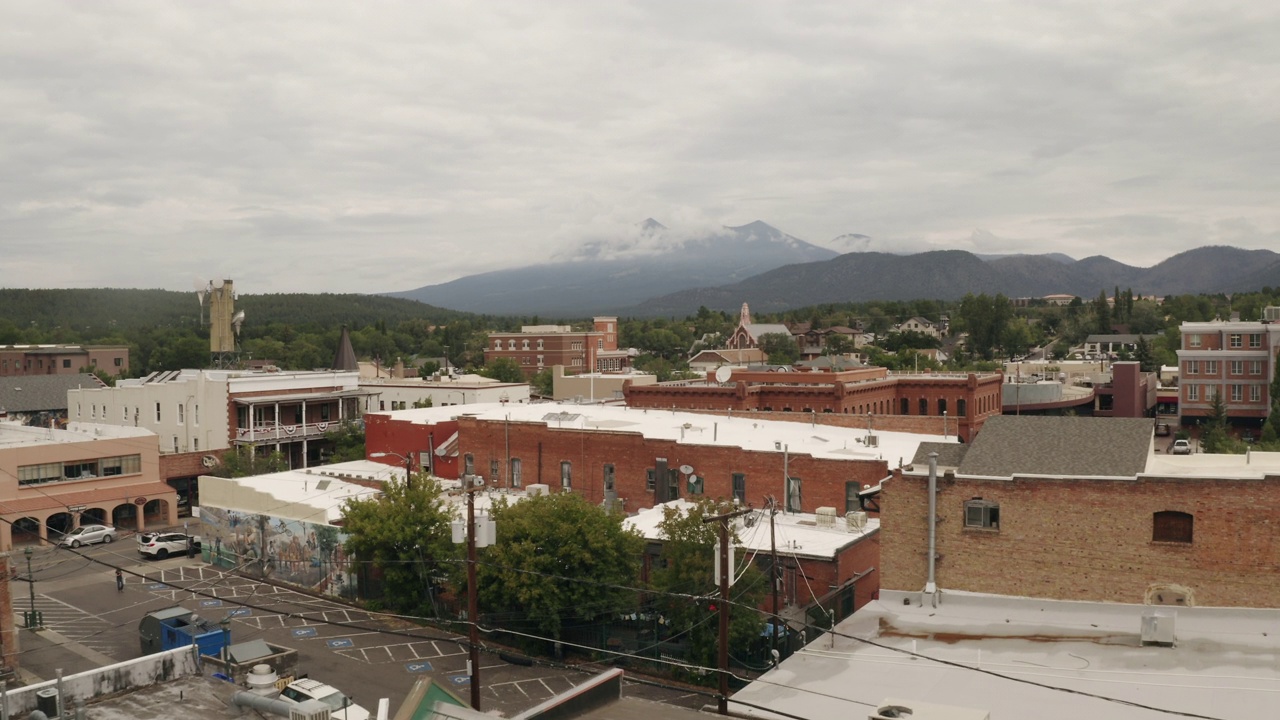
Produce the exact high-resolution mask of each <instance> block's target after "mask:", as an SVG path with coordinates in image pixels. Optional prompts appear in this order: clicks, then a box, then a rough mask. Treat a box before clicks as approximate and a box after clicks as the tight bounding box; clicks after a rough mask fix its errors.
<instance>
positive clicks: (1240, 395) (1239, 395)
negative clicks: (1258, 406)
mask: <svg viewBox="0 0 1280 720" xmlns="http://www.w3.org/2000/svg"><path fill="white" fill-rule="evenodd" d="M1241 400H1244V386H1243V385H1232V386H1231V402H1240V401H1241Z"/></svg>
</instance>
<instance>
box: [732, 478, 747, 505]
mask: <svg viewBox="0 0 1280 720" xmlns="http://www.w3.org/2000/svg"><path fill="white" fill-rule="evenodd" d="M733 499H734V501H736V502H739V503H742V504H744V505H745V504H746V502H747V476H746V474H745V473H734V474H733Z"/></svg>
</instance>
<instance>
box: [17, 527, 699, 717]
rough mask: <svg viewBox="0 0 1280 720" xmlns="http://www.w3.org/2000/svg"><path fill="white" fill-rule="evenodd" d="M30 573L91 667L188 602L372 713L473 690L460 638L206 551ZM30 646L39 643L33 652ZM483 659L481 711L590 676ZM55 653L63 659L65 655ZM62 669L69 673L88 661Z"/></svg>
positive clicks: (27, 659) (96, 555)
mask: <svg viewBox="0 0 1280 720" xmlns="http://www.w3.org/2000/svg"><path fill="white" fill-rule="evenodd" d="M90 558H92V560H91V559H90ZM14 559H15V560H16V561H18V562H17V563H16V567H17V568H18V571H19V575H20V576H21V577H25V576H26V566H25V561H24V559H23V558H22V557H21V555H20V554H15V558H14ZM93 560H98V561H101V563H106V564H99V563H96V562H93ZM111 566H119V567H122V568H123V569H124V572H125V587H124V591H123V592H117V591H116V588H115V579H114V572H115V571H114V569H113V567H111ZM32 570H33V574H34V576H35V605H36V607H35V609H36V610H39V611H41V612H42V613H43V614H44V624H45V627H47V628H48V629H49V630H51V631H53V633H56V634H57V635H60V636H62V637H63V638H65V639H66V640H67V641H71V642H73V643H77V644H79V645H82V646H84V647H85V648H87V649H88V652H85V653H81V655H82V657H81V658H73V659H78V660H79V661H80V662H82V663H83V664H84V665H86V666H88V667H91V666H93V665H94V664H102V662H98V663H94V662H92V661H93V660H94V659H95V653H100V654H101V655H102V656H106V657H107V658H111V659H114V660H116V661H119V660H127V659H131V658H134V657H137V656H138V655H139V654H140V647H139V638H138V630H137V629H138V622H139V621H140V620H141V619H142V617H143V616H144V615H145V614H146V613H148V612H152V611H155V610H159V609H162V608H166V607H172V606H174V605H181V606H183V607H185V608H187V609H189V610H192V611H193V612H195V613H196V614H197V615H199V616H200V617H202V618H204V619H207V620H209V621H212V622H213V623H217V622H219V621H221V620H223V619H228V618H229V619H230V622H231V635H232V642H233V643H241V642H245V641H248V640H252V639H255V638H261V639H263V640H265V641H267V642H268V643H271V644H273V645H279V646H284V647H289V648H293V649H295V650H297V651H298V672H299V673H305V674H307V675H309V676H310V677H312V678H314V679H317V680H320V681H322V682H327V683H329V684H331V685H334V686H336V687H338V688H339V689H340V690H343V691H344V692H346V693H347V694H348V695H350V696H352V697H354V698H355V701H356V702H358V703H360V704H361V705H364V706H365V707H366V708H373V707H376V705H377V701H378V700H379V699H380V698H388V699H390V701H391V707H392V708H393V709H394V708H397V707H399V705H400V703H401V702H402V701H403V700H404V698H405V696H406V694H407V693H408V691H409V689H410V687H411V686H412V684H413V682H414V680H415V679H417V678H418V677H420V676H422V675H424V674H430V675H431V676H432V677H433V678H434V679H435V680H436V682H438V683H440V684H442V685H445V686H447V687H449V688H450V689H451V690H452V691H453V692H454V693H455V694H456V695H458V696H459V697H461V698H462V699H463V700H468V699H469V697H470V686H469V678H468V676H467V672H466V668H467V650H466V646H465V645H460V644H458V643H457V642H455V641H454V640H453V639H452V638H454V637H457V636H455V635H452V634H450V633H446V632H444V631H442V630H438V629H435V628H421V627H418V626H417V625H415V624H413V623H411V622H409V621H407V620H403V619H400V618H396V617H394V616H388V615H382V614H376V613H370V612H366V611H363V610H359V609H355V608H352V607H350V606H347V605H343V604H341V603H338V602H334V601H332V600H328V599H323V598H317V597H313V596H310V595H306V594H303V593H299V592H296V591H293V590H288V589H284V588H280V587H277V586H274V585H271V584H268V583H261V582H257V581H254V580H250V579H247V578H242V577H240V576H237V575H232V574H228V573H226V572H225V571H222V570H220V569H217V568H214V567H212V566H209V565H206V564H204V563H202V562H201V561H200V560H199V559H198V558H196V559H188V558H186V557H177V558H170V559H167V560H160V561H148V560H145V559H142V558H141V557H140V556H139V555H138V553H137V551H136V548H135V545H134V543H133V538H132V536H126V537H124V538H121V539H120V540H119V541H117V542H115V543H111V544H109V545H95V546H92V547H89V548H81V549H80V550H78V551H70V550H66V549H55V548H48V547H45V548H41V549H39V550H37V551H36V552H35V554H34V555H33V557H32ZM10 587H11V590H12V593H13V608H14V611H15V613H17V614H18V622H19V624H20V623H21V613H22V612H23V611H25V610H29V609H30V588H29V587H28V585H27V583H26V582H25V581H18V582H12V583H11V585H10ZM24 636H25V631H24ZM464 639H465V638H464ZM28 645H31V646H32V648H31V652H30V655H29V656H28V652H27V648H28ZM23 648H24V657H23V658H22V662H23V665H24V667H27V668H28V669H29V670H31V671H32V672H35V673H36V674H38V675H42V676H43V675H48V677H47V678H46V679H49V678H51V677H52V671H51V670H48V669H44V670H43V672H42V671H41V670H39V669H38V668H41V667H42V666H44V665H47V664H48V663H49V662H52V659H51V658H43V657H42V656H43V655H45V654H46V653H52V650H50V649H46V650H37V649H35V647H34V643H27V644H24V645H23ZM62 655H63V656H65V655H66V653H65V652H64V653H62ZM480 657H481V679H482V681H483V686H484V687H483V693H482V708H483V709H484V710H485V711H490V710H498V711H501V712H503V713H504V714H506V715H512V714H515V713H516V712H519V711H521V710H524V709H527V708H529V707H532V706H533V705H535V704H537V703H538V702H540V701H542V700H545V699H546V698H549V697H551V696H552V695H554V694H556V693H560V692H563V691H565V690H567V689H569V688H571V687H573V686H574V685H576V684H577V683H580V682H582V681H584V680H586V679H587V678H588V677H590V674H589V673H587V672H575V671H571V670H565V669H560V668H553V667H543V666H539V665H532V666H524V665H513V664H511V663H507V662H504V661H502V660H501V659H499V657H498V656H497V654H496V653H493V654H491V653H482V654H481V656H480ZM58 660H59V662H63V664H66V663H65V662H64V661H65V657H59V658H58ZM100 660H101V661H105V658H100ZM62 669H63V670H64V672H65V673H68V674H69V673H71V672H77V671H79V670H82V669H85V667H79V668H77V667H63V668H62ZM633 690H634V691H635V692H634V693H633V692H632V691H633ZM628 694H637V695H643V696H644V697H647V698H650V699H654V700H660V701H666V702H675V703H677V704H680V705H685V706H698V705H700V704H701V703H702V702H703V701H704V698H702V697H700V696H696V695H692V694H688V693H681V692H676V691H667V690H662V689H657V688H651V687H647V686H633V687H629V688H628Z"/></svg>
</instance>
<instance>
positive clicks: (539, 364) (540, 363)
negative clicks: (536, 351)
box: [538, 355, 546, 367]
mask: <svg viewBox="0 0 1280 720" xmlns="http://www.w3.org/2000/svg"><path fill="white" fill-rule="evenodd" d="M545 357H546V356H545V355H539V356H538V367H542V364H543V363H544V362H545V360H543V358H545Z"/></svg>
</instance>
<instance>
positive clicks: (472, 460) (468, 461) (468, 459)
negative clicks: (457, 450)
mask: <svg viewBox="0 0 1280 720" xmlns="http://www.w3.org/2000/svg"><path fill="white" fill-rule="evenodd" d="M462 474H463V475H475V474H476V456H475V455H472V454H471V453H467V454H466V455H463V456H462Z"/></svg>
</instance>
